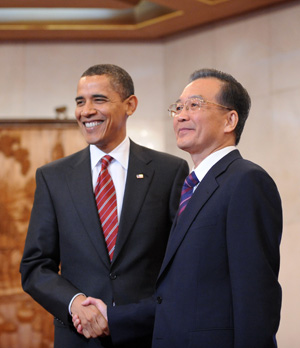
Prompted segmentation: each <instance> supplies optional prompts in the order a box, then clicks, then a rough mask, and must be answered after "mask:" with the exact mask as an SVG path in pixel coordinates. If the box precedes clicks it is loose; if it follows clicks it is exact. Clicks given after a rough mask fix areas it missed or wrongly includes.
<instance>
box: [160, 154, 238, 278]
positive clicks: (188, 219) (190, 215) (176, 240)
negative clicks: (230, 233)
mask: <svg viewBox="0 0 300 348" xmlns="http://www.w3.org/2000/svg"><path fill="white" fill-rule="evenodd" d="M238 158H241V155H240V153H239V151H237V150H235V151H232V152H230V153H229V154H228V155H226V156H225V157H223V158H222V159H221V160H220V161H219V162H217V163H216V164H215V165H214V166H213V167H212V168H211V169H210V170H209V171H208V173H207V174H206V175H205V177H204V178H203V180H202V181H201V183H200V184H199V186H198V187H197V189H196V191H195V192H194V194H193V196H192V197H191V199H190V201H189V204H188V205H187V207H186V209H185V210H184V211H183V213H182V214H181V216H180V218H179V219H178V216H176V219H175V221H174V223H173V226H172V229H171V233H170V239H169V242H168V246H167V250H166V254H165V258H164V261H163V264H162V267H161V270H160V273H159V276H158V280H159V279H160V277H161V276H162V274H163V273H164V271H165V270H166V268H167V266H168V264H169V263H170V262H171V260H172V258H173V257H174V255H175V254H176V251H177V249H178V248H179V246H180V244H181V243H182V241H183V239H184V238H185V236H186V234H187V233H188V230H189V228H190V226H191V225H192V223H193V221H194V219H195V218H196V216H197V214H198V213H199V212H200V211H201V209H202V208H203V206H204V205H205V204H206V203H207V202H208V200H209V199H210V197H211V196H212V195H213V194H214V192H215V191H216V190H217V189H218V187H219V184H218V182H217V180H216V179H217V177H218V176H219V175H221V174H222V173H223V172H224V171H226V169H227V168H228V166H229V165H230V164H231V163H232V162H233V161H234V160H236V159H238Z"/></svg>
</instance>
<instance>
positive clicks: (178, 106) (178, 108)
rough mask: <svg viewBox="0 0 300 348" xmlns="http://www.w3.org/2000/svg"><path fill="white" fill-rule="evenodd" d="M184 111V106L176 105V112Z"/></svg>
mask: <svg viewBox="0 0 300 348" xmlns="http://www.w3.org/2000/svg"><path fill="white" fill-rule="evenodd" d="M182 109H183V104H175V110H176V112H180V111H182Z"/></svg>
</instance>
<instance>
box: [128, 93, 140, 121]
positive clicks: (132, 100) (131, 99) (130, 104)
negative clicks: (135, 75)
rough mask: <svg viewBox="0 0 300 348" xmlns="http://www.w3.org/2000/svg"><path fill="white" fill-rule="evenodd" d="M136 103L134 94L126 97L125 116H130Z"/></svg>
mask: <svg viewBox="0 0 300 348" xmlns="http://www.w3.org/2000/svg"><path fill="white" fill-rule="evenodd" d="M137 105H138V99H137V97H136V96H135V95H131V96H130V97H128V98H127V99H126V107H127V110H126V113H127V116H131V115H132V114H133V113H134V112H135V110H136V108H137Z"/></svg>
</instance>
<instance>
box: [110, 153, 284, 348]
mask: <svg viewBox="0 0 300 348" xmlns="http://www.w3.org/2000/svg"><path fill="white" fill-rule="evenodd" d="M281 232H282V210H281V201H280V197H279V194H278V191H277V188H276V186H275V184H274V182H273V180H272V179H271V178H270V176H269V175H268V174H267V173H266V172H265V171H264V170H263V169H262V168H260V167H259V166H257V165H255V164H253V163H251V162H249V161H246V160H243V159H242V158H241V156H240V154H239V152H238V151H233V152H231V153H229V154H228V155H227V156H225V157H224V158H223V159H221V160H220V161H219V162H218V163H216V164H215V165H214V166H213V167H212V168H211V170H210V171H209V172H208V173H207V174H206V176H205V177H204V179H203V180H202V181H201V183H200V184H199V186H198V187H197V189H196V191H195V192H194V194H193V196H192V198H191V200H190V201H189V203H188V205H187V207H186V209H185V211H184V212H183V213H182V215H181V216H180V217H179V219H178V221H175V222H174V224H173V227H172V230H171V235H170V239H169V243H168V247H167V251H166V255H165V258H164V261H163V264H162V268H161V270H160V274H159V277H158V280H157V290H156V304H155V305H154V304H153V303H152V304H151V303H147V304H146V305H145V304H144V305H143V306H144V308H142V307H141V305H140V306H139V305H135V306H133V307H132V306H131V307H129V308H127V307H126V306H124V308H123V306H121V307H116V308H112V309H111V308H110V309H109V310H108V319H109V326H110V330H111V333H112V338H113V340H115V341H116V342H117V341H122V340H123V341H124V340H128V339H130V337H131V336H134V335H135V334H137V332H136V328H137V327H139V335H140V334H141V332H142V330H144V332H147V330H148V333H149V332H151V330H152V329H153V321H154V313H155V322H154V333H153V347H154V348H177V347H178V348H179V347H180V348H274V347H276V339H275V334H276V332H277V329H278V325H279V320H280V307H281V288H280V285H279V283H278V271H279V244H280V239H281ZM126 315H127V319H128V315H129V316H131V318H130V320H127V321H126V320H124V318H126ZM142 320H143V321H142ZM151 321H152V322H151ZM124 323H125V325H124Z"/></svg>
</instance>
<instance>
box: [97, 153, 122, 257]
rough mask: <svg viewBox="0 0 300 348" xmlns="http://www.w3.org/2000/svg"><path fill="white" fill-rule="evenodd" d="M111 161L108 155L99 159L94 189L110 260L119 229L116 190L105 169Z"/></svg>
mask: <svg viewBox="0 0 300 348" xmlns="http://www.w3.org/2000/svg"><path fill="white" fill-rule="evenodd" d="M112 160H113V158H112V157H111V156H109V155H106V156H104V157H102V158H101V170H100V173H99V176H98V180H97V184H96V187H95V197H96V202H97V209H98V214H99V218H100V222H101V225H102V229H103V234H104V238H105V242H106V246H107V251H108V255H109V258H110V260H112V258H113V254H114V250H115V244H116V239H117V233H118V227H119V226H118V211H117V197H116V190H115V186H114V183H113V181H112V178H111V176H110V174H109V172H108V169H107V167H108V165H109V164H110V162H111V161H112Z"/></svg>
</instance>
